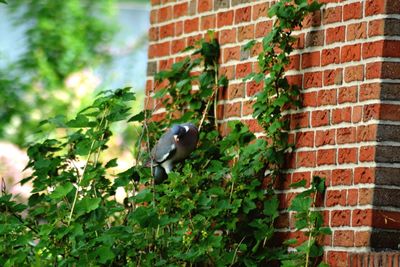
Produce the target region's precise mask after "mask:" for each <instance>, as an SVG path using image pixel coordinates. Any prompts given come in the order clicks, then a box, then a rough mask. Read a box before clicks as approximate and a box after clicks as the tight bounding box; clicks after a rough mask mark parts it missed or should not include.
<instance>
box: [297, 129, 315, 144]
mask: <svg viewBox="0 0 400 267" xmlns="http://www.w3.org/2000/svg"><path fill="white" fill-rule="evenodd" d="M313 146H314V132H313V131H310V132H299V133H296V147H297V148H299V147H313Z"/></svg>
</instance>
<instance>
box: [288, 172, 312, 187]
mask: <svg viewBox="0 0 400 267" xmlns="http://www.w3.org/2000/svg"><path fill="white" fill-rule="evenodd" d="M301 180H305V181H306V182H307V183H306V186H309V185H310V182H311V173H310V172H295V173H293V175H292V183H297V182H300V181H301Z"/></svg>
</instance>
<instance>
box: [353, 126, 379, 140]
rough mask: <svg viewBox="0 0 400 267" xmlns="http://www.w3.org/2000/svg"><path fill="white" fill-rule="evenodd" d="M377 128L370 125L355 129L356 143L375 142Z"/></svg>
mask: <svg viewBox="0 0 400 267" xmlns="http://www.w3.org/2000/svg"><path fill="white" fill-rule="evenodd" d="M377 129H378V126H377V125H376V124H372V125H361V126H358V127H357V142H367V141H375V140H376V134H377V131H378V130H377Z"/></svg>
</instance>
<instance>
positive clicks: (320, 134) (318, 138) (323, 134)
mask: <svg viewBox="0 0 400 267" xmlns="http://www.w3.org/2000/svg"><path fill="white" fill-rule="evenodd" d="M334 144H335V130H326V131H316V133H315V146H316V147H319V146H324V145H334Z"/></svg>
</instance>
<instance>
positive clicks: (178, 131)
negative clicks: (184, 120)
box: [171, 125, 189, 142]
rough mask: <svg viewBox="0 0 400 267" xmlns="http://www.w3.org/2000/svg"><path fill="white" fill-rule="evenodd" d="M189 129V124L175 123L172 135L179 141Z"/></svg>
mask: <svg viewBox="0 0 400 267" xmlns="http://www.w3.org/2000/svg"><path fill="white" fill-rule="evenodd" d="M188 131H189V126H186V125H184V126H182V125H174V126H172V128H171V132H172V135H173V137H174V139H175V141H176V142H178V141H179V139H180V138H182V137H183V136H184V135H185V134H186V133H187V132H188Z"/></svg>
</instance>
